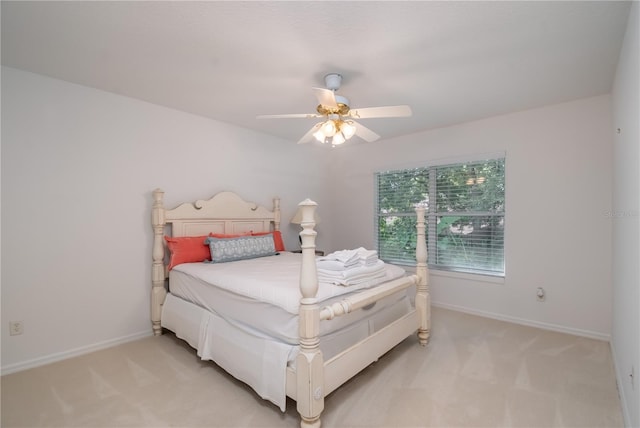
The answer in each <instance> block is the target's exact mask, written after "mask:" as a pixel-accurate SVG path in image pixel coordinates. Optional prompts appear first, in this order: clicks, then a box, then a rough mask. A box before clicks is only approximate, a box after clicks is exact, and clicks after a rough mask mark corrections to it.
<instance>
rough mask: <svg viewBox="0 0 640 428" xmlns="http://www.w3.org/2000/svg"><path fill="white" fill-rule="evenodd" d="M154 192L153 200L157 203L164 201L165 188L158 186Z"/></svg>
mask: <svg viewBox="0 0 640 428" xmlns="http://www.w3.org/2000/svg"><path fill="white" fill-rule="evenodd" d="M152 193H153V201H154V202H156V203H162V199H163V198H164V190H162V189H160V188H157V189H154V191H153V192H152Z"/></svg>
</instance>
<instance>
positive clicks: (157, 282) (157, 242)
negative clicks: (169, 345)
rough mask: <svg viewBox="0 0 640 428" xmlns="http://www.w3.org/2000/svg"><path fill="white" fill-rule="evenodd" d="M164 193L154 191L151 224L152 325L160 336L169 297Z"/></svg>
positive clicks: (154, 331)
mask: <svg viewBox="0 0 640 428" xmlns="http://www.w3.org/2000/svg"><path fill="white" fill-rule="evenodd" d="M163 197H164V192H163V191H162V190H160V189H156V190H154V191H153V207H152V209H151V224H152V226H153V264H152V265H151V324H152V327H153V334H154V335H156V336H159V335H161V334H162V326H161V325H160V315H161V312H162V304H163V303H164V299H165V297H166V296H167V290H166V288H165V287H164V280H165V277H166V275H165V270H164V243H163V242H162V239H163V236H164V226H165V216H164V206H163V201H162V199H163Z"/></svg>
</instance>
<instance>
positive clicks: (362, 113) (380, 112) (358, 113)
mask: <svg viewBox="0 0 640 428" xmlns="http://www.w3.org/2000/svg"><path fill="white" fill-rule="evenodd" d="M412 114H413V113H412V112H411V107H409V106H386V107H367V108H355V109H351V110H350V111H349V116H350V117H353V118H355V119H369V118H374V117H408V116H411V115H412Z"/></svg>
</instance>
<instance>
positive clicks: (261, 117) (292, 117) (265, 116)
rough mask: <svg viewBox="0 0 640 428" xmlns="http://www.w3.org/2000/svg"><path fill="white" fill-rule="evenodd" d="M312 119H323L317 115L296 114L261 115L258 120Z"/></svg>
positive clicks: (257, 117)
mask: <svg viewBox="0 0 640 428" xmlns="http://www.w3.org/2000/svg"><path fill="white" fill-rule="evenodd" d="M312 117H322V116H320V115H319V114H317V113H297V114H296V113H294V114H260V115H258V116H256V119H295V118H303V119H310V118H312Z"/></svg>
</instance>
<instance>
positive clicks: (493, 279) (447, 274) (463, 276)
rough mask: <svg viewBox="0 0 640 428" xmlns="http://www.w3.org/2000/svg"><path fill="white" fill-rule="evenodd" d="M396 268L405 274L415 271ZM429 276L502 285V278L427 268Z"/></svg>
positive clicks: (406, 268) (410, 268)
mask: <svg viewBox="0 0 640 428" xmlns="http://www.w3.org/2000/svg"><path fill="white" fill-rule="evenodd" d="M397 266H400V267H401V268H403V269H404V270H406V271H407V272H411V273H415V271H416V269H415V267H413V266H402V265H397ZM429 275H430V276H439V277H445V278H456V279H463V280H465V281H474V282H486V283H489V284H504V277H503V276H492V275H482V274H479V273H466V272H454V271H449V270H440V269H434V268H429Z"/></svg>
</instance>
